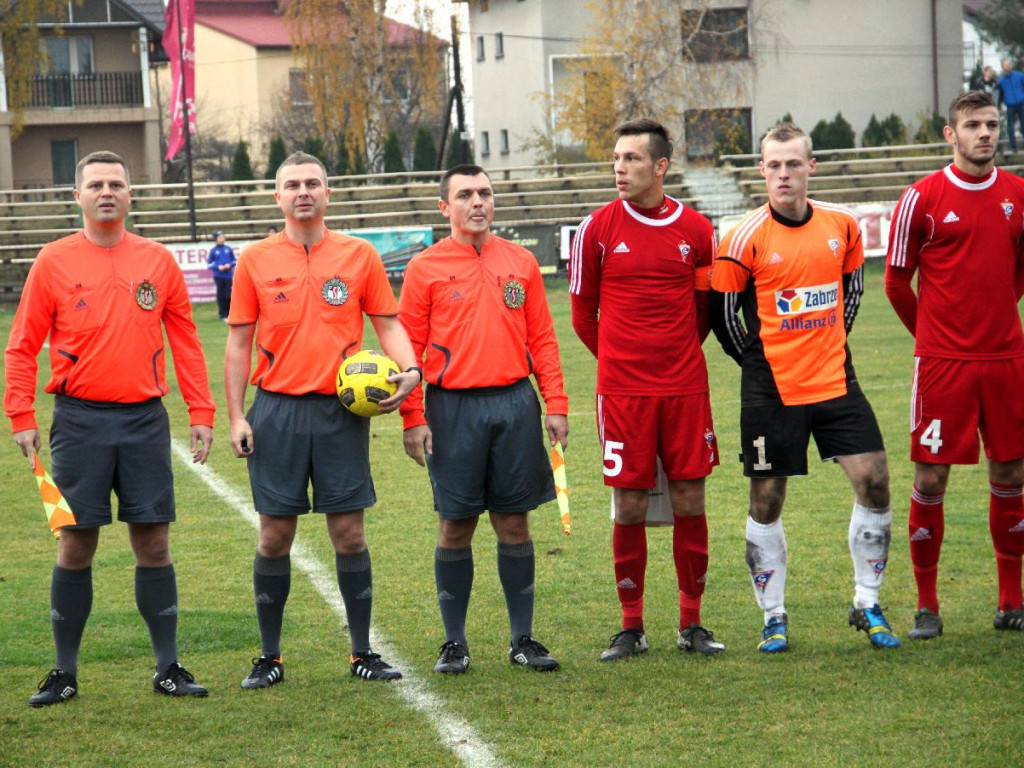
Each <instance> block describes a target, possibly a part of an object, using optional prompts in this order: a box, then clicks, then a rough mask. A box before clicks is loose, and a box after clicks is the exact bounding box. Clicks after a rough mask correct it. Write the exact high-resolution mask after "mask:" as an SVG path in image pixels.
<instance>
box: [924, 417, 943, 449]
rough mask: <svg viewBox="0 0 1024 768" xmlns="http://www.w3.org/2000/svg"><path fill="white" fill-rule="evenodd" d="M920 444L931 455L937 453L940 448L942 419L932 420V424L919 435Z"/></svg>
mask: <svg viewBox="0 0 1024 768" xmlns="http://www.w3.org/2000/svg"><path fill="white" fill-rule="evenodd" d="M920 443H921V445H923V446H924V447H925V448H927V449H928V450H930V451H931V452H932V453H938V452H939V448H941V447H942V419H932V423H931V424H929V425H928V426H927V427H926V428H925V430H924V432H923V433H922V434H921V440H920Z"/></svg>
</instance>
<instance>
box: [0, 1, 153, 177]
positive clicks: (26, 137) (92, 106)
mask: <svg viewBox="0 0 1024 768" xmlns="http://www.w3.org/2000/svg"><path fill="white" fill-rule="evenodd" d="M67 7H68V18H67V20H66V21H65V22H63V23H62V24H61V27H62V30H63V32H62V34H60V35H57V34H54V25H53V24H41V25H40V26H41V27H42V32H43V35H44V40H43V45H44V46H45V48H46V52H47V60H46V63H45V68H44V69H43V70H42V71H40V73H39V74H38V75H36V77H35V78H34V80H33V83H32V94H31V98H30V101H29V104H28V106H27V108H26V109H25V111H24V113H23V130H22V131H21V133H20V134H19V135H18V136H17V137H12V130H11V126H12V123H13V117H14V116H13V114H12V112H11V110H10V105H9V103H8V85H7V83H6V81H4V79H3V73H2V69H0V189H26V188H38V187H52V186H60V185H65V184H67V185H71V184H73V183H74V172H75V165H76V164H77V163H78V160H79V158H81V157H83V156H85V155H87V154H88V153H90V152H94V151H97V150H102V149H113V150H115V151H117V152H118V153H119V154H121V155H122V156H123V157H124V158H125V160H126V162H127V163H128V166H129V168H131V171H132V181H133V183H136V184H145V183H157V182H159V181H160V175H161V159H160V115H159V107H158V104H157V102H156V99H155V98H154V93H153V89H152V88H151V78H150V64H151V56H155V55H161V52H160V50H159V41H160V35H161V33H162V30H163V26H164V23H163V4H162V3H161V2H160V0H81V2H75V3H68V6H67Z"/></svg>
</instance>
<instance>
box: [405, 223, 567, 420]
mask: <svg viewBox="0 0 1024 768" xmlns="http://www.w3.org/2000/svg"><path fill="white" fill-rule="evenodd" d="M399 305H400V307H401V315H400V319H401V321H402V325H403V326H405V330H406V332H407V333H408V334H409V340H410V341H411V342H412V346H413V351H414V352H415V353H416V359H417V360H424V357H423V356H424V353H426V359H425V360H424V363H423V378H424V379H425V380H426V381H428V382H429V383H431V384H436V385H437V386H440V387H444V388H445V389H470V388H477V387H495V386H504V385H507V384H512V383H514V382H516V381H519V380H520V379H523V378H526V377H527V376H529V375H530V374H531V373H532V374H534V375H535V376H536V377H537V383H538V385H539V387H540V392H541V395H542V396H543V398H544V402H545V404H546V406H547V412H548V413H549V414H559V415H566V414H568V412H569V398H568V396H567V395H566V394H565V388H564V384H563V381H562V368H561V363H560V362H559V357H558V340H557V339H556V338H555V328H554V323H553V322H552V320H551V312H550V310H549V309H548V303H547V296H546V294H545V292H544V279H543V277H541V274H540V267H539V266H537V259H536V258H534V256H533V254H532V253H530V252H529V251H528V250H526V249H525V248H523V247H521V246H518V245H516V244H515V243H511V242H509V241H508V240H504V239H502V238H500V237H497V236H495V235H491V237H490V239H488V240H487V242H486V243H484V245H483V247H482V248H481V250H480V253H479V255H478V254H477V252H476V250H475V249H474V248H473V246H471V245H463V244H462V243H459V242H457V241H455V240H453V239H452V238H450V237H446V238H445V239H444V240H441V241H440V242H438V243H435V244H434V245H432V246H431V247H430V248H428V249H427V250H425V251H423V252H422V253H419V254H417V255H416V256H414V257H413V258H412V260H411V261H410V262H409V266H408V267H406V270H405V277H404V279H403V282H402V295H401V298H400V299H399ZM400 411H401V413H402V418H403V421H404V424H405V428H406V429H408V428H410V427H414V426H418V425H420V424H426V423H427V422H426V419H425V418H424V416H423V391H422V389H421V388H420V387H417V388H416V389H414V390H413V391H412V393H410V395H409V397H407V398H406V399H405V402H403V403H402V405H401V407H400Z"/></svg>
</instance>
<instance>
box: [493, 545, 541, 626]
mask: <svg viewBox="0 0 1024 768" xmlns="http://www.w3.org/2000/svg"><path fill="white" fill-rule="evenodd" d="M535 571H536V558H535V557H534V553H533V540H532V539H531V540H530V541H527V542H524V543H522V544H502V543H501V542H498V579H499V580H500V581H501V588H502V590H503V591H504V593H505V605H506V606H507V607H508V623H509V629H511V630H512V643H513V644H515V642H516V641H517V640H519V638H521V637H522V636H523V635H529V636H531V637H532V636H533V592H534V589H533V582H534V573H535Z"/></svg>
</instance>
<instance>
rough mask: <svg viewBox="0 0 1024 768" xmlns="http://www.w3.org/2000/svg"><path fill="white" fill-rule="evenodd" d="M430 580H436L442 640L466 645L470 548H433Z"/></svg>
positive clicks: (471, 549) (471, 565) (471, 575)
mask: <svg viewBox="0 0 1024 768" xmlns="http://www.w3.org/2000/svg"><path fill="white" fill-rule="evenodd" d="M434 582H435V583H436V584H437V603H438V605H439V606H440V608H441V623H442V624H444V636H445V642H456V643H459V644H460V645H462V647H463V648H469V644H468V643H467V642H466V613H467V612H468V611H469V595H470V593H471V592H472V591H473V548H472V547H466V548H465V549H442V548H441V547H438V548H437V549H435V550H434Z"/></svg>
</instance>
